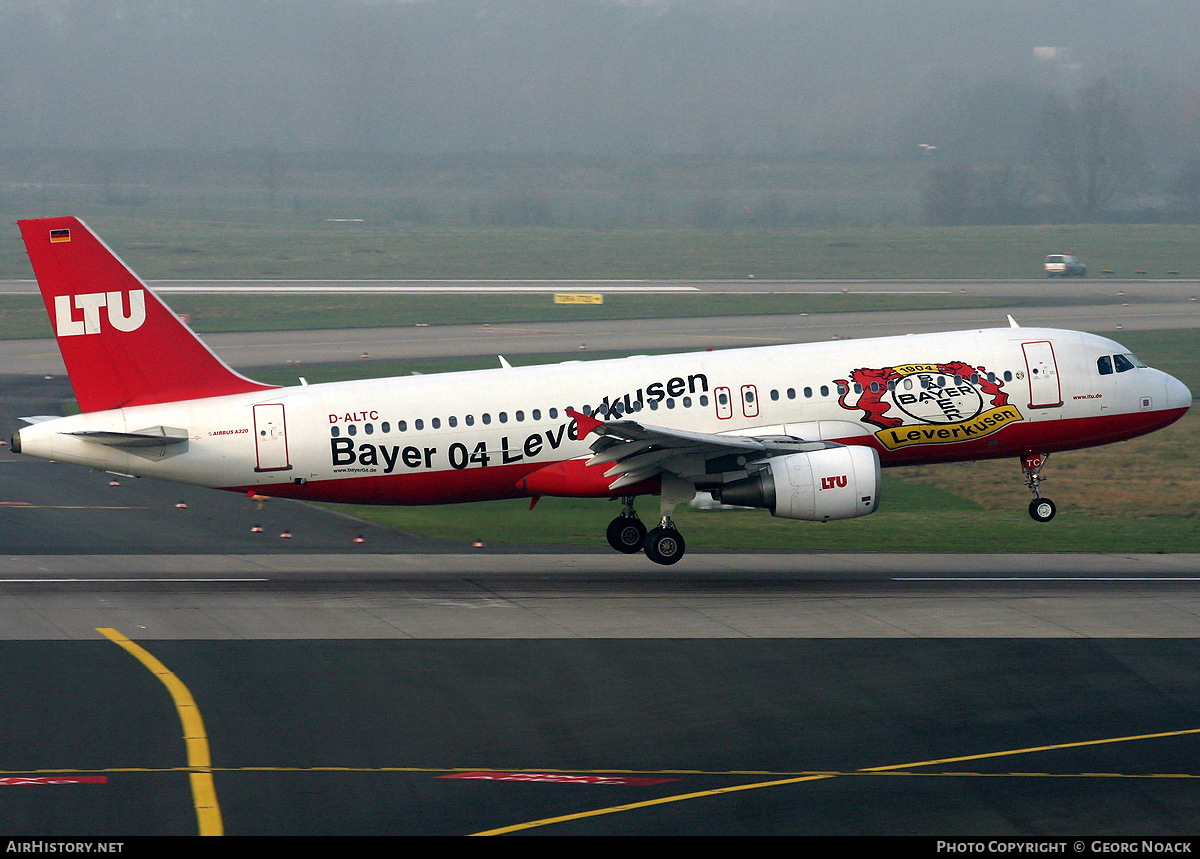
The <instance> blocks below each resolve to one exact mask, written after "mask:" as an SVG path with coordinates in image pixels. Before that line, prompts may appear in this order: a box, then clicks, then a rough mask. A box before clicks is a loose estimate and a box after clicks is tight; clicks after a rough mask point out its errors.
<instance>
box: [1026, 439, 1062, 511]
mask: <svg viewBox="0 0 1200 859" xmlns="http://www.w3.org/2000/svg"><path fill="white" fill-rule="evenodd" d="M1048 459H1050V454H1048V453H1027V454H1025V456H1024V457H1022V459H1021V471H1022V472H1024V474H1025V485H1026V486H1028V487H1029V491H1030V492H1032V493H1033V500H1032V501H1030V502H1029V515H1030V517H1031V518H1032V519H1033V521H1035V522H1049V521H1050V520H1051V519H1053V518H1054V514H1055V513H1056V512H1057V508H1056V507H1055V506H1054V502H1053V501H1051V500H1050V499H1049V498H1043V497H1042V490H1041V483H1042V481H1043V480H1045V479H1046V478H1045V477H1043V476H1042V468H1043V467H1044V466H1045V465H1046V461H1047V460H1048Z"/></svg>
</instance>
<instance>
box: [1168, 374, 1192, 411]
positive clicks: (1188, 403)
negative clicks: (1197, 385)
mask: <svg viewBox="0 0 1200 859" xmlns="http://www.w3.org/2000/svg"><path fill="white" fill-rule="evenodd" d="M1191 407H1192V392H1191V391H1189V390H1188V386H1187V385H1185V384H1184V383H1183V382H1181V381H1179V380H1178V379H1176V378H1175V377H1174V376H1167V408H1170V409H1190V408H1191Z"/></svg>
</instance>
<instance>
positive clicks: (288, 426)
mask: <svg viewBox="0 0 1200 859" xmlns="http://www.w3.org/2000/svg"><path fill="white" fill-rule="evenodd" d="M20 228H21V233H22V236H23V237H24V240H25V246H26V248H27V250H28V252H29V258H30V260H31V261H32V263H33V269H34V272H35V273H36V275H37V280H38V284H39V286H40V287H41V291H42V296H43V298H44V299H45V303H46V309H47V311H48V312H49V314H50V319H51V322H52V324H53V327H54V332H55V335H56V337H57V339H58V345H59V349H60V350H61V351H62V356H63V360H64V362H65V364H66V367H67V371H68V373H69V374H70V378H71V384H72V386H73V387H74V390H75V395H76V398H77V400H78V402H79V408H80V409H81V414H77V415H72V416H70V417H56V418H41V419H38V418H35V419H27V420H29V421H32V422H31V423H30V425H29V426H26V427H23V428H22V429H21V430H20V431H19V432H18V433H17V434H16V435H14V437H13V440H12V446H13V450H15V451H18V452H20V453H23V454H28V455H31V456H38V457H43V458H46V459H54V460H60V461H63V462H71V463H78V464H80V465H86V466H91V467H92V468H96V469H101V470H104V471H110V472H115V473H118V474H124V475H136V476H139V477H143V476H144V477H156V478H161V479H164V480H174V481H179V482H182V483H190V484H195V485H199V486H210V487H217V488H220V489H228V490H232V491H236V492H245V493H252V494H261V495H268V496H280V497H288V498H304V499H311V500H317V501H339V502H353V503H358V504H442V503H449V502H461V501H484V500H490V499H498V498H514V497H528V498H530V499H532V500H536V499H537V498H539V497H540V496H543V495H558V496H573V497H589V498H610V499H611V498H619V499H621V500H622V501H623V506H622V511H621V514H620V515H619V516H617V517H616V518H615V519H613V520H612V522H611V523H610V524H609V526H608V534H607V536H608V541H609V543H610V544H611V545H612V547H613V548H614V549H616V550H618V551H621V552H627V553H631V554H632V553H635V552H640V551H644V552H645V553H646V555H647V557H649V558H650V560H652V561H655V562H657V563H660V564H673V563H675V562H676V561H678V560H679V559H680V558H681V557H682V556H683V553H684V541H683V537H682V536H680V534H679V532H678V530H677V529H676V527H675V524H674V522H673V521H672V518H671V516H672V513H673V512H674V510H675V507H676V506H677V505H679V504H680V503H681V502H683V501H687V500H690V499H692V498H693V497H694V495H695V493H696V492H697V490H700V491H706V492H710V493H711V494H712V495H713V497H714V498H715V499H716V500H718V501H721V502H724V503H728V504H736V505H743V506H750V507H764V508H767V509H769V510H770V511H771V513H772V514H773V515H775V516H780V517H784V518H788V519H804V520H811V521H822V522H823V521H829V520H834V519H849V518H853V517H856V516H865V515H867V514H869V513H873V512H875V510H876V509H877V508H878V506H879V486H880V468H881V467H884V466H893V465H914V464H922V463H936V462H952V461H957V460H973V459H993V458H997V457H1015V458H1017V459H1018V460H1019V462H1020V464H1021V468H1022V471H1023V472H1024V475H1025V484H1026V485H1027V486H1028V487H1029V489H1030V491H1031V492H1032V494H1033V500H1032V501H1031V502H1030V504H1029V513H1030V515H1031V516H1032V517H1033V518H1034V519H1036V520H1038V521H1042V522H1046V521H1049V520H1050V519H1052V518H1053V517H1054V513H1055V507H1054V503H1053V502H1052V501H1051V500H1050V499H1048V498H1044V497H1043V496H1042V494H1041V488H1040V483H1041V481H1042V479H1043V477H1042V468H1043V465H1044V464H1045V461H1046V458H1047V456H1048V455H1049V454H1051V453H1053V452H1055V451H1062V450H1072V449H1076V448H1083V447H1090V446H1092V445H1100V444H1108V443H1110V442H1116V441H1121V440H1124V439H1129V438H1133V437H1134V436H1139V435H1142V434H1144V433H1148V432H1152V431H1153V430H1156V429H1159V428H1161V427H1164V426H1167V425H1168V424H1170V423H1172V422H1174V421H1176V420H1178V419H1179V418H1180V417H1181V416H1182V415H1183V414H1184V413H1185V412H1186V411H1187V410H1188V408H1189V407H1190V406H1191V403H1192V396H1191V392H1190V391H1188V389H1187V387H1186V386H1184V385H1183V384H1182V383H1181V382H1180V381H1179V380H1177V379H1175V378H1173V377H1172V376H1169V375H1168V374H1166V373H1163V372H1160V371H1158V370H1154V369H1151V368H1149V367H1146V366H1145V365H1143V364H1142V363H1141V362H1140V361H1139V360H1138V359H1137V358H1135V357H1134V356H1133V355H1132V354H1130V353H1129V351H1128V350H1127V349H1125V348H1124V347H1122V346H1121V345H1120V344H1118V343H1115V342H1113V341H1112V340H1108V339H1106V338H1104V337H1098V336H1095V335H1092V334H1084V333H1079V332H1073V331H1059V330H1053V329H1041V328H1020V327H1017V325H1016V323H1015V322H1012V320H1011V319H1010V320H1009V321H1010V326H1009V327H1007V328H998V329H992V330H979V331H963V332H954V333H944V334H922V335H910V336H906V337H882V338H875V339H869V340H849V341H839V342H833V343H812V344H802V345H794V346H768V347H760V348H752V349H732V350H726V351H716V352H712V351H710V352H696V353H688V354H680V355H662V356H653V357H633V358H621V359H616V360H606V361H591V362H576V361H568V362H566V363H563V364H555V365H547V366H537V367H523V368H514V367H509V366H507V365H505V366H501V367H499V368H497V369H494V370H475V371H470V372H461V373H445V374H438V375H426V376H409V377H402V378H394V379H370V380H365V381H357V382H337V383H330V384H319V385H301V386H299V387H286V388H283V387H275V386H272V385H264V384H260V383H258V382H255V381H252V380H251V379H248V378H246V377H245V376H242V375H240V374H239V373H236V372H234V371H233V370H232V369H230V368H229V367H228V366H227V365H226V364H225V363H224V362H222V361H221V360H220V359H219V358H218V357H217V356H216V355H214V354H213V353H212V352H211V351H210V350H209V349H208V347H207V346H205V344H204V343H203V342H202V341H201V340H200V339H199V338H198V337H196V335H195V334H194V333H192V331H191V330H190V329H189V328H188V327H187V325H185V324H184V323H183V322H182V321H181V320H180V319H179V317H177V316H176V315H175V314H174V313H172V312H171V311H170V310H169V309H168V308H167V306H166V305H165V304H163V302H162V301H161V300H160V299H159V298H158V297H157V296H156V295H155V294H154V293H153V292H152V291H151V290H150V289H149V287H147V286H146V284H145V283H143V282H142V281H141V280H140V279H139V278H138V277H137V275H135V274H134V273H133V272H132V271H130V269H129V268H128V267H127V266H126V265H125V264H124V263H122V262H121V260H120V259H118V258H117V256H116V255H115V254H114V253H113V252H112V251H111V250H109V248H108V247H107V246H106V245H105V244H104V243H103V242H102V241H101V240H100V239H99V238H97V237H96V236H95V235H94V234H93V233H92V232H91V231H90V230H89V229H88V228H87V226H86V225H85V224H84V223H83V222H82V221H80V220H78V219H76V218H70V217H63V218H47V219H40V220H27V221H21V222H20ZM642 495H658V496H659V521H658V523H657V525H656V526H655V527H654V528H652V529H651V530H649V532H647V529H646V527H645V526H644V525H643V524H642V522H641V520H640V519H639V518H638V516H637V514H636V512H635V511H634V501H635V499H636V498H638V497H639V496H642ZM531 503H532V501H531Z"/></svg>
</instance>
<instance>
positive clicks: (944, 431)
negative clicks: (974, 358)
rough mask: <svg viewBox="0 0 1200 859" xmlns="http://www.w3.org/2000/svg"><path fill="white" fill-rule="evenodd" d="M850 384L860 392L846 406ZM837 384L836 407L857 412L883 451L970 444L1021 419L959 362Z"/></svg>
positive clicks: (874, 372) (856, 376)
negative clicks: (874, 428)
mask: <svg viewBox="0 0 1200 859" xmlns="http://www.w3.org/2000/svg"><path fill="white" fill-rule="evenodd" d="M851 383H854V384H856V385H857V386H858V390H860V391H861V393H860V394H858V400H857V401H856V402H853V403H849V402H847V401H846V398H847V396H849V394H850V386H851ZM836 384H837V385H839V386H840V387H839V391H840V396H839V397H838V405H840V406H841V407H842V408H844V409H849V410H850V411H855V410H861V411H862V413H863V414H862V417H861V418H860V420H862V421H863V422H864V423H868V424H873V425H874V426H877V427H879V430H878V431H876V433H875V437H876V438H878V439H879V441H880V442H881V443H882V444H883V446H884V447H886V448H887V449H888V450H898V449H900V448H903V447H910V446H912V445H919V444H954V443H956V442H963V441H971V440H972V439H977V438H982V437H984V436H987V435H991V434H992V433H994V432H996V431H998V430H1000V429H1002V428H1004V427H1005V426H1007V425H1008V424H1010V423H1015V422H1016V421H1019V420H1021V419H1022V418H1021V413H1020V411H1018V410H1017V407H1016V406H1014V405H1010V404H1009V402H1008V394H1007V393H1006V392H1005V391H1004V390H1003V388H1004V383H1003V382H1001V381H1000V380H999V379H998V378H996V377H995V376H989V375H988V374H987V372H986V370H985V369H984V368H983V367H972V366H970V365H969V364H964V363H963V362H961V361H952V362H950V363H948V364H903V365H899V366H896V367H881V368H879V369H861V370H855V371H854V372H853V373H851V374H850V379H849V380H847V379H837V380H836Z"/></svg>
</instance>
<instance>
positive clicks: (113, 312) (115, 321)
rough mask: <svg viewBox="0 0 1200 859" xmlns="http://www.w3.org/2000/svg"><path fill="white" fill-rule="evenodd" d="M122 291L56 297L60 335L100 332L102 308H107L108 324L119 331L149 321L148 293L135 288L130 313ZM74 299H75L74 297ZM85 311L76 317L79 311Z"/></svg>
mask: <svg viewBox="0 0 1200 859" xmlns="http://www.w3.org/2000/svg"><path fill="white" fill-rule="evenodd" d="M125 295H126V293H122V292H85V293H82V294H81V295H75V296H71V295H56V296H54V325H55V329H56V330H57V332H58V336H59V337H74V336H75V335H76V334H99V333H101V332H100V308H102V307H103V308H105V309H106V310H107V316H108V324H109V325H111V326H112V327H113V328H115V329H116V330H118V331H126V332H128V331H136V330H137V329H139V328H141V327H142V323H143V322H145V321H146V292H145V290H142V289H135V290H133V291H132V292H130V293H128V296H129V312H128V313H126V311H125V300H124V296H125ZM72 298H74V299H75V300H74V302H72V301H71V299H72ZM76 310H78V311H80V312H81V313H82V314H83V318H82V319H76V318H75V311H76Z"/></svg>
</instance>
